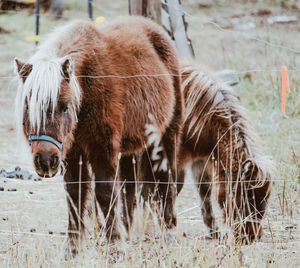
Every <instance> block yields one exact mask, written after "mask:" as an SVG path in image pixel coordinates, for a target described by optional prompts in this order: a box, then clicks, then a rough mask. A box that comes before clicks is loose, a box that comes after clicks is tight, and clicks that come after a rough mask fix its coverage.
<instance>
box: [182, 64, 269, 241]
mask: <svg viewBox="0 0 300 268" xmlns="http://www.w3.org/2000/svg"><path fill="white" fill-rule="evenodd" d="M181 74H182V91H183V94H184V100H185V109H186V110H185V119H184V127H183V134H182V141H181V147H180V153H179V163H178V181H179V182H183V181H184V177H185V174H186V168H187V167H188V166H191V168H192V173H193V177H194V179H195V181H196V184H197V189H198V191H199V195H200V198H201V199H202V208H201V211H202V216H203V219H204V223H205V224H206V225H207V227H208V228H209V230H210V233H211V235H212V236H213V237H214V236H215V237H216V236H217V235H218V232H217V226H216V223H215V218H214V215H213V211H212V203H211V193H212V187H217V201H218V203H219V205H220V206H221V208H223V211H224V216H225V221H226V222H227V223H228V224H229V225H231V227H232V229H233V231H234V234H235V237H236V238H238V239H242V240H244V241H245V240H246V242H251V241H252V240H253V239H254V238H259V237H261V235H262V233H263V231H262V226H261V219H262V218H263V216H264V214H265V210H266V205H267V201H268V198H269V195H270V186H271V182H270V179H271V174H272V172H271V171H272V164H271V162H270V160H268V159H267V157H265V156H263V155H262V154H261V153H260V152H259V150H258V145H257V139H258V138H257V136H256V134H255V133H254V132H253V130H252V129H251V127H250V122H249V120H248V119H247V117H246V116H245V115H244V109H243V108H242V106H241V105H240V102H239V99H238V98H237V97H236V95H235V94H234V92H233V91H232V89H231V88H230V87H227V86H225V85H224V84H222V83H219V82H218V81H217V80H216V79H213V78H212V77H210V76H209V75H208V74H206V73H205V72H203V71H200V70H198V69H197V68H196V67H195V66H193V65H187V64H183V66H182V67H181ZM181 188H182V184H178V186H177V189H178V192H180V191H181Z"/></svg>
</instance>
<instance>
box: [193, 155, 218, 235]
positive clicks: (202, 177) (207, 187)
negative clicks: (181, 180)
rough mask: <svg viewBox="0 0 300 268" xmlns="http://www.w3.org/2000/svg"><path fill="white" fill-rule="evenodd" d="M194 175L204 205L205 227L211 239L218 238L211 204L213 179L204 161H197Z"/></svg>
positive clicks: (202, 211) (202, 209) (202, 208)
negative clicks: (204, 165)
mask: <svg viewBox="0 0 300 268" xmlns="http://www.w3.org/2000/svg"><path fill="white" fill-rule="evenodd" d="M192 173H193V177H194V179H195V181H196V186H197V190H198V192H199V195H200V198H201V201H202V205H201V213H202V217H203V220H204V223H205V225H206V226H207V227H208V229H209V234H210V237H212V238H218V237H219V232H218V228H217V226H216V220H215V217H214V214H213V209H212V203H211V192H212V184H211V182H212V177H211V173H210V172H208V171H207V170H206V168H204V167H203V161H202V160H197V161H195V162H194V163H193V164H192Z"/></svg>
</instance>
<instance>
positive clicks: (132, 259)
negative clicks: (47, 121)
mask: <svg viewBox="0 0 300 268" xmlns="http://www.w3.org/2000/svg"><path fill="white" fill-rule="evenodd" d="M66 2H67V10H66V12H65V13H64V15H65V16H66V17H65V18H64V19H62V20H59V21H56V20H53V19H52V18H51V17H48V16H42V17H41V38H42V39H43V38H44V36H45V35H46V34H47V33H48V32H49V31H50V30H51V29H53V28H54V27H55V26H57V25H60V24H63V23H66V21H68V20H70V19H76V18H87V12H86V10H85V8H86V7H85V5H84V4H82V3H80V4H79V3H78V2H77V3H75V2H76V1H66ZM183 2H184V5H183V7H184V9H185V10H186V11H187V12H188V14H189V16H188V17H187V20H188V21H189V32H190V37H191V39H192V41H193V46H194V49H195V53H196V63H197V64H198V65H199V66H202V67H204V68H206V69H209V70H211V71H218V70H222V69H233V70H236V71H237V72H238V73H239V78H240V83H239V88H238V89H237V90H238V94H239V95H240V98H241V101H242V103H243V105H244V106H245V107H246V108H247V110H248V116H249V118H251V120H252V122H253V125H254V127H255V129H256V130H257V131H258V133H259V135H260V136H261V140H262V144H261V146H262V147H263V150H264V152H265V153H266V154H268V155H271V156H272V158H273V159H274V163H275V166H276V175H275V176H274V182H273V187H272V194H271V198H270V202H269V207H268V211H267V214H266V217H265V219H264V220H263V225H264V230H265V232H264V236H263V237H262V239H261V240H260V241H259V242H256V243H254V244H252V245H250V246H236V245H234V243H233V242H232V239H230V237H231V236H230V235H229V239H227V240H224V241H222V242H219V241H212V240H208V239H206V238H205V235H206V233H207V230H206V228H205V226H204V223H203V220H202V216H201V213H200V206H199V202H198V200H197V198H195V197H194V195H193V194H192V192H193V187H192V186H191V185H190V184H187V185H186V186H185V187H184V190H183V192H182V193H181V194H180V196H179V197H178V199H177V203H176V211H177V214H178V228H177V241H176V242H172V243H170V242H166V241H165V240H164V239H163V235H162V233H161V231H160V230H159V227H158V221H157V219H156V218H155V216H153V215H151V211H148V212H142V211H141V210H140V209H138V210H137V211H136V222H135V224H134V228H133V231H132V233H131V237H130V240H129V241H128V242H127V243H126V244H124V245H123V247H124V250H125V255H124V257H123V259H122V260H119V261H117V263H115V264H114V265H115V267H297V266H298V267H299V264H300V259H299V245H300V242H299V225H298V222H299V220H300V206H299V202H300V191H299V182H300V177H299V176H300V173H299V168H300V136H299V135H300V53H299V51H300V43H299V32H300V9H299V8H300V6H299V8H298V9H297V8H296V7H295V6H293V5H295V4H297V1H285V3H286V7H284V8H283V7H281V5H280V3H281V1H275V0H273V1H272V0H266V1H256V3H255V1H253V2H252V1H242V0H240V1H225V0H224V1H221V0H219V1H216V3H217V5H214V6H212V7H211V8H199V6H198V5H197V1H191V0H190V1H183ZM298 2H299V1H298ZM95 3H96V4H97V5H98V8H95V10H94V13H95V16H104V17H106V19H107V20H110V19H112V18H114V17H116V16H121V15H126V14H127V1H125V0H123V1H121V0H118V1H108V0H106V1H95ZM263 10H267V11H268V12H262V11H263ZM264 13H267V14H266V15H263V14H264ZM278 15H287V16H298V21H297V22H293V23H278V24H277V23H275V24H269V23H268V18H270V17H274V16H278ZM212 22H214V23H217V24H218V25H219V26H221V27H222V28H220V27H217V26H216V25H215V24H213V23H212ZM249 23H251V24H249ZM241 25H246V26H247V25H248V26H249V25H252V26H251V27H252V28H250V29H245V28H241ZM253 25H255V27H253ZM0 26H1V27H2V28H4V29H6V30H7V31H9V33H7V34H4V33H1V34H0V76H1V77H0V169H1V168H5V169H6V170H12V169H14V167H15V166H21V167H22V168H26V169H28V170H30V171H32V172H33V167H32V164H31V155H30V154H29V153H28V152H26V151H24V152H22V153H18V151H17V149H16V144H17V140H16V138H15V125H14V98H15V95H16V90H17V86H16V79H14V78H13V76H14V74H13V63H12V62H13V58H14V57H20V58H21V59H25V60H26V59H27V58H28V56H29V55H30V54H31V53H32V52H33V51H34V49H35V45H34V43H33V42H27V41H26V37H28V36H32V35H33V33H34V16H31V15H27V14H22V13H18V14H9V15H8V14H2V15H0ZM246 26H245V27H246ZM246 28H247V27H246ZM254 39H256V40H254ZM263 40H264V41H267V42H269V43H268V44H266V43H265V42H263ZM274 44H275V45H274ZM289 48H293V49H294V51H293V50H291V49H289ZM295 50H297V51H298V53H297V52H296V51H295ZM282 65H285V66H287V68H288V70H289V79H290V86H291V94H289V95H288V97H287V113H286V114H282V112H281V73H280V70H281V66H282ZM0 187H4V191H1V192H0V267H103V266H105V265H106V266H108V267H110V266H111V265H112V264H113V262H112V261H111V260H110V258H108V257H107V255H106V253H105V252H106V250H105V249H106V245H105V244H103V243H102V238H101V237H100V238H96V237H95V234H94V231H93V220H92V219H87V221H88V224H87V226H88V232H87V234H86V237H85V239H84V240H83V246H82V253H81V254H79V256H78V257H76V258H75V259H73V260H69V261H67V262H66V261H65V260H64V255H63V253H64V247H65V241H66V231H67V205H66V200H65V194H64V189H63V184H62V178H61V177H56V178H54V179H43V181H34V180H30V181H25V180H24V181H23V180H16V179H6V178H0ZM11 189H16V190H17V191H9V190H11ZM216 210H217V208H216ZM143 213H144V214H143ZM147 213H148V214H147ZM219 218H220V217H219ZM219 220H220V219H219ZM226 231H227V230H226V228H225V227H224V232H226ZM99 244H100V246H99Z"/></svg>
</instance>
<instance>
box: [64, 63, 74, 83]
mask: <svg viewBox="0 0 300 268" xmlns="http://www.w3.org/2000/svg"><path fill="white" fill-rule="evenodd" d="M62 71H63V73H64V76H65V78H67V79H69V78H70V76H71V74H72V73H73V62H72V60H71V59H70V58H66V59H65V60H64V62H63V63H62Z"/></svg>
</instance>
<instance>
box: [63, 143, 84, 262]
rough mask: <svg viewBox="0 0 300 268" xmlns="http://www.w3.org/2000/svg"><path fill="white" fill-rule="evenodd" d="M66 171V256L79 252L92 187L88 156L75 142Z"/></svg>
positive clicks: (68, 155)
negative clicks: (88, 197)
mask: <svg viewBox="0 0 300 268" xmlns="http://www.w3.org/2000/svg"><path fill="white" fill-rule="evenodd" d="M65 161H66V173H65V175H64V181H65V190H66V192H67V202H68V208H69V220H68V221H69V223H68V246H69V248H68V249H67V251H66V256H65V257H66V258H68V256H69V254H70V253H71V254H72V255H76V254H77V253H78V239H79V237H80V234H81V232H82V231H83V230H84V224H83V221H82V217H83V213H84V210H85V205H86V199H87V194H88V191H89V188H90V185H89V181H90V177H89V172H88V167H87V161H86V157H85V155H84V154H83V152H82V150H81V149H80V148H79V147H78V146H77V145H76V144H73V145H72V148H71V149H70V150H69V152H68V154H67V156H66V159H65Z"/></svg>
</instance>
